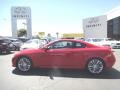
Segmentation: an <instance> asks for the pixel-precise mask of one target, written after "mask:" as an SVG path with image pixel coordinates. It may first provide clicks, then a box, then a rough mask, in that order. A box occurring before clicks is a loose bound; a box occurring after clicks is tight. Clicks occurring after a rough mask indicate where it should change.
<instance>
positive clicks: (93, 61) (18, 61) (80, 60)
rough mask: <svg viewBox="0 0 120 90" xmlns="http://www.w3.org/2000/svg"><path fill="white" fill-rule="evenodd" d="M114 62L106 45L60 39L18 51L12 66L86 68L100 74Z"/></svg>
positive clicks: (27, 67)
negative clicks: (40, 46) (36, 47)
mask: <svg viewBox="0 0 120 90" xmlns="http://www.w3.org/2000/svg"><path fill="white" fill-rule="evenodd" d="M114 64H115V56H114V55H113V53H112V51H111V49H110V48H108V47H103V46H96V45H93V44H90V43H87V42H84V41H80V40H72V39H62V40H58V41H54V42H51V43H49V44H47V45H45V46H44V47H42V48H38V49H27V50H23V51H20V52H18V53H17V54H15V55H14V57H13V58H12V66H13V67H16V68H17V69H18V70H20V71H22V72H27V71H29V70H31V69H32V68H55V67H57V68H64V69H68V68H69V69H87V70H88V71H89V72H90V73H92V74H100V73H101V72H103V70H105V69H110V68H112V66H113V65H114Z"/></svg>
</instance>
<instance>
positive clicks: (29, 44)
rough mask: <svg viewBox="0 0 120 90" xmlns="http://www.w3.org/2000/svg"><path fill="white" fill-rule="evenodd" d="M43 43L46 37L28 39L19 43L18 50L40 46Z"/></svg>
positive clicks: (45, 41)
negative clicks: (21, 43)
mask: <svg viewBox="0 0 120 90" xmlns="http://www.w3.org/2000/svg"><path fill="white" fill-rule="evenodd" d="M44 44H47V40H46V39H30V40H28V41H26V42H25V43H24V44H23V45H21V47H20V50H24V49H30V48H40V47H42V46H43V45H44Z"/></svg>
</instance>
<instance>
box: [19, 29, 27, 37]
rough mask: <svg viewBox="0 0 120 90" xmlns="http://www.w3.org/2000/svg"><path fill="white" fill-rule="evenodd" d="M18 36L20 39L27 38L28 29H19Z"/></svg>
mask: <svg viewBox="0 0 120 90" xmlns="http://www.w3.org/2000/svg"><path fill="white" fill-rule="evenodd" d="M17 34H18V37H23V36H27V30H26V29H19V30H18V32H17Z"/></svg>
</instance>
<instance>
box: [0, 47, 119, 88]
mask: <svg viewBox="0 0 120 90" xmlns="http://www.w3.org/2000/svg"><path fill="white" fill-rule="evenodd" d="M114 51H115V52H114V54H115V57H116V63H115V65H114V67H113V69H112V70H109V71H106V72H104V73H103V74H101V75H97V76H93V75H90V74H88V73H87V72H85V71H80V70H58V69H54V70H51V69H34V70H32V71H31V72H29V73H21V72H19V71H17V70H16V69H15V68H13V67H12V63H11V59H12V56H13V55H14V53H15V52H11V54H8V55H0V65H1V66H0V90H88V89H89V90H120V86H119V83H120V49H114Z"/></svg>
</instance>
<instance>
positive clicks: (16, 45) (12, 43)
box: [9, 38, 23, 51]
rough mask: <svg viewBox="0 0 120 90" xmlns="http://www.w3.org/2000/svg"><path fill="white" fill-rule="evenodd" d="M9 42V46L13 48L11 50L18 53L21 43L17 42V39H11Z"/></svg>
mask: <svg viewBox="0 0 120 90" xmlns="http://www.w3.org/2000/svg"><path fill="white" fill-rule="evenodd" d="M9 40H10V41H11V44H10V45H11V46H14V48H12V50H14V51H16V50H18V51H19V50H20V47H21V45H22V44H23V42H22V41H21V40H19V39H13V38H11V39H9Z"/></svg>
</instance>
